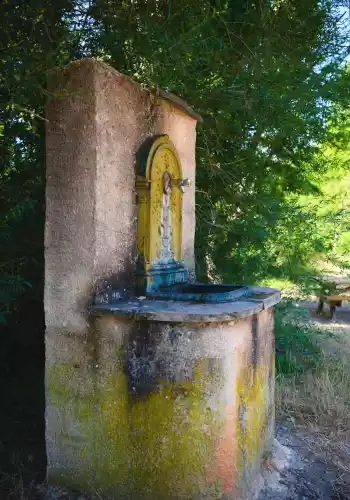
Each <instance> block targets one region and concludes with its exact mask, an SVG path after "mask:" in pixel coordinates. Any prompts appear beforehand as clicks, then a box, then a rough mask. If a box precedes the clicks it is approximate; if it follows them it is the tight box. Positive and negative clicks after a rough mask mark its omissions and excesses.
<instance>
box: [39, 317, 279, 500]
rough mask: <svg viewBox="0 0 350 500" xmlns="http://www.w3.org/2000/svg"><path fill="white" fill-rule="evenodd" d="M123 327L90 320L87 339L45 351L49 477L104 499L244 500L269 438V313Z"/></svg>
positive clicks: (58, 340) (65, 338)
mask: <svg viewBox="0 0 350 500" xmlns="http://www.w3.org/2000/svg"><path fill="white" fill-rule="evenodd" d="M121 324H122V323H120V322H119V321H117V320H115V319H114V318H110V317H103V318H98V319H96V320H95V324H94V328H95V329H94V332H93V333H92V334H91V336H90V337H86V338H83V337H82V336H80V335H78V336H71V335H69V334H68V333H61V334H59V335H56V337H55V339H52V344H50V345H49V346H48V347H49V350H50V351H51V353H53V354H54V358H55V361H56V362H55V364H54V365H52V366H51V367H50V368H49V369H48V371H47V387H48V394H49V403H50V408H51V413H50V415H51V420H50V429H51V436H53V437H54V444H53V446H52V448H51V450H50V468H49V480H50V481H52V482H54V483H56V484H61V485H64V486H70V487H72V488H76V489H80V490H83V491H87V492H89V491H90V492H93V490H95V491H98V492H99V494H100V495H104V496H105V497H107V496H108V495H111V496H113V498H135V499H137V498H145V499H148V498H149V499H171V498H174V499H177V498H184V499H191V498H193V499H199V498H223V497H222V495H224V498H225V497H226V498H235V499H238V498H242V499H247V498H250V495H252V493H253V490H254V484H255V483H254V482H255V480H256V478H257V477H258V476H259V471H260V467H261V462H262V460H263V457H264V455H265V453H268V452H269V450H270V448H271V446H272V441H273V427H274V425H273V424H274V413H273V400H274V396H273V393H274V352H273V310H272V309H269V310H268V311H262V312H261V313H260V314H259V315H257V316H251V317H250V318H248V319H245V320H241V321H239V322H237V323H233V322H231V323H227V324H223V325H220V324H218V325H189V324H174V325H167V324H162V323H152V322H135V323H131V324H128V323H125V328H124V331H123V332H122V331H121V328H120V325H121ZM220 495H221V496H220Z"/></svg>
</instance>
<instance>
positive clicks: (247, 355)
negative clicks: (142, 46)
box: [45, 59, 274, 500]
mask: <svg viewBox="0 0 350 500" xmlns="http://www.w3.org/2000/svg"><path fill="white" fill-rule="evenodd" d="M47 119H48V125H47V196H46V206H47V212H46V231H45V315H46V394H47V407H46V423H47V425H46V442H47V458H48V478H49V481H50V482H52V483H54V484H61V485H63V486H71V487H73V488H75V489H78V490H83V491H90V492H94V491H95V492H96V491H98V492H99V495H100V496H101V497H102V498H103V497H106V496H107V495H110V494H111V495H112V496H114V497H115V498H128V499H129V498H135V499H137V498H142V499H147V498H149V499H171V498H174V499H175V498H184V499H191V498H193V499H196V500H198V499H199V498H218V497H220V495H224V496H225V495H226V497H227V498H242V499H243V498H244V499H247V498H249V495H250V494H251V492H252V490H253V489H254V479H255V477H257V471H258V470H259V468H260V464H261V460H262V457H263V455H264V453H265V452H266V451H268V450H269V447H270V444H271V437H272V429H273V386H274V356H273V310H272V308H270V309H268V310H265V309H266V307H268V306H269V305H271V303H269V305H267V302H266V300H270V299H269V298H267V297H266V294H265V296H264V297H260V298H259V299H258V300H255V299H254V300H251V301H250V303H249V307H248V309H249V311H248V310H247V311H246V314H243V313H242V314H241V316H240V320H239V321H237V315H231V316H230V315H228V316H227V321H228V322H227V323H225V324H221V325H220V324H206V323H200V324H196V325H194V324H186V323H184V316H182V319H181V321H182V322H181V323H180V324H173V325H171V324H166V323H161V322H156V321H154V319H158V320H159V317H158V318H153V321H148V322H145V321H137V322H136V321H126V320H121V319H118V320H117V319H116V318H114V317H111V316H106V317H99V318H93V317H90V316H89V312H88V311H89V305H90V301H91V299H92V296H93V289H94V287H95V286H96V284H98V283H99V282H100V281H101V280H102V281H106V280H113V281H114V283H115V285H117V286H119V288H120V290H121V292H123V290H124V288H131V287H132V286H133V281H134V271H135V257H136V255H135V249H136V213H137V211H136V196H135V194H136V193H135V163H136V161H135V159H136V152H137V151H138V150H139V148H140V146H141V145H142V144H143V143H144V141H145V140H146V139H147V138H148V137H151V136H154V135H156V134H168V135H169V136H170V139H171V140H172V142H173V143H174V145H175V147H176V149H177V152H178V154H179V156H180V160H181V163H182V168H183V173H184V176H185V177H189V178H190V179H191V180H192V181H193V182H192V187H191V188H190V189H189V190H187V191H186V195H185V196H184V207H183V209H184V214H183V240H182V245H183V256H184V260H185V264H186V265H187V266H188V268H189V269H190V271H191V270H193V269H194V254H193V244H194V232H195V231H194V229H195V227H194V225H195V204H194V189H195V182H194V180H195V179H194V177H195V124H196V122H195V120H194V118H193V116H190V115H188V114H187V113H186V110H184V109H183V108H181V107H179V106H178V104H176V103H174V102H173V101H169V100H162V99H161V98H159V96H157V95H155V94H152V93H150V92H148V91H146V90H144V89H142V88H141V87H140V86H139V85H136V84H135V83H133V82H132V81H131V80H129V79H128V78H126V77H125V76H124V75H121V74H120V73H118V72H117V71H115V70H113V69H111V68H110V67H108V66H106V65H104V64H102V63H99V62H96V61H94V60H91V59H86V60H83V61H77V62H75V63H73V64H71V65H69V66H68V67H67V68H66V69H65V70H64V71H62V72H61V73H60V74H59V75H58V76H57V78H56V96H55V98H54V99H53V100H52V101H51V102H50V104H49V106H48V109H47ZM257 293H258V291H257ZM197 306H198V305H197ZM168 307H170V306H168ZM243 309H244V306H243ZM222 312H223V311H222ZM241 312H242V311H241ZM244 316H249V317H247V318H245V317H244ZM139 319H141V317H140V318H139ZM149 319H150V318H149ZM197 319H198V318H197ZM232 319H235V321H230V320H232ZM221 498H224V497H221Z"/></svg>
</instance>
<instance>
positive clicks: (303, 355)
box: [275, 300, 323, 375]
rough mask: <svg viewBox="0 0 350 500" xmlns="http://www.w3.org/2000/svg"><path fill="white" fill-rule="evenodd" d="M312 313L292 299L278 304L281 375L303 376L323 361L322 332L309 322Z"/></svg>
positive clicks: (277, 343) (279, 368) (277, 346)
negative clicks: (319, 336) (320, 338)
mask: <svg viewBox="0 0 350 500" xmlns="http://www.w3.org/2000/svg"><path fill="white" fill-rule="evenodd" d="M308 315H309V312H308V311H307V310H306V309H303V308H299V307H298V306H297V304H296V303H295V302H293V301H290V300H284V301H282V302H281V303H280V304H279V305H278V306H277V307H276V316H275V317H276V326H275V332H276V371H277V375H300V374H302V373H304V372H306V371H307V370H310V369H313V368H316V367H317V366H318V365H319V364H320V363H321V362H322V360H323V354H322V351H321V348H320V346H319V343H318V342H317V337H318V335H319V334H320V333H321V332H320V331H319V330H318V329H317V328H316V327H315V326H312V325H310V324H309V323H308Z"/></svg>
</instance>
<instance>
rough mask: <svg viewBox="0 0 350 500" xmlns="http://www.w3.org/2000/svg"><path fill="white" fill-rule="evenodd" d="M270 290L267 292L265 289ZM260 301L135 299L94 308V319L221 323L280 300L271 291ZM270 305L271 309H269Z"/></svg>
mask: <svg viewBox="0 0 350 500" xmlns="http://www.w3.org/2000/svg"><path fill="white" fill-rule="evenodd" d="M265 290H266V289H265ZM269 290H270V292H269V293H266V292H265V293H264V294H262V296H261V297H260V298H258V295H254V296H253V295H251V296H250V297H242V298H241V299H239V300H235V301H232V302H221V303H216V304H214V303H208V304H201V303H199V302H186V301H181V300H158V299H157V300H154V299H151V300H150V299H145V297H142V299H138V298H131V299H129V300H115V301H113V302H112V303H110V304H97V305H93V306H92V307H91V309H90V312H91V314H92V315H94V316H115V317H117V318H125V319H135V320H146V319H147V320H149V321H160V322H167V323H169V322H177V323H218V322H226V321H233V320H237V319H239V318H247V317H249V316H252V315H253V314H256V313H259V312H260V311H262V310H263V309H266V308H270V307H272V306H274V305H275V304H277V303H278V302H279V300H280V294H279V292H278V291H277V290H274V289H272V288H270V289H269ZM266 304H268V306H266Z"/></svg>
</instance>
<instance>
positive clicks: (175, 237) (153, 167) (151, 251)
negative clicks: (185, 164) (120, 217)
mask: <svg viewBox="0 0 350 500" xmlns="http://www.w3.org/2000/svg"><path fill="white" fill-rule="evenodd" d="M166 173H168V174H169V176H170V177H171V178H172V179H173V180H179V179H182V168H181V163H180V159H179V156H178V154H177V152H176V149H175V147H174V145H173V143H172V142H171V141H170V139H169V137H168V136H167V135H162V136H161V137H158V138H157V139H155V140H154V142H153V144H152V146H151V148H150V150H149V153H148V156H147V162H146V170H145V174H144V175H138V176H137V181H136V187H137V191H138V200H139V212H138V255H139V258H140V260H143V262H144V268H145V271H148V270H150V269H151V268H152V267H153V266H154V264H156V263H157V262H158V261H159V260H160V258H161V249H162V243H163V242H162V234H161V231H162V229H161V226H162V211H163V207H164V197H165V196H166V194H165V193H164V175H165V174H166ZM169 198H170V200H169V202H170V219H171V220H170V223H171V233H172V234H171V253H172V258H173V260H174V261H181V258H182V247H181V239H182V190H181V189H179V188H174V189H172V190H171V193H170V196H169Z"/></svg>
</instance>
